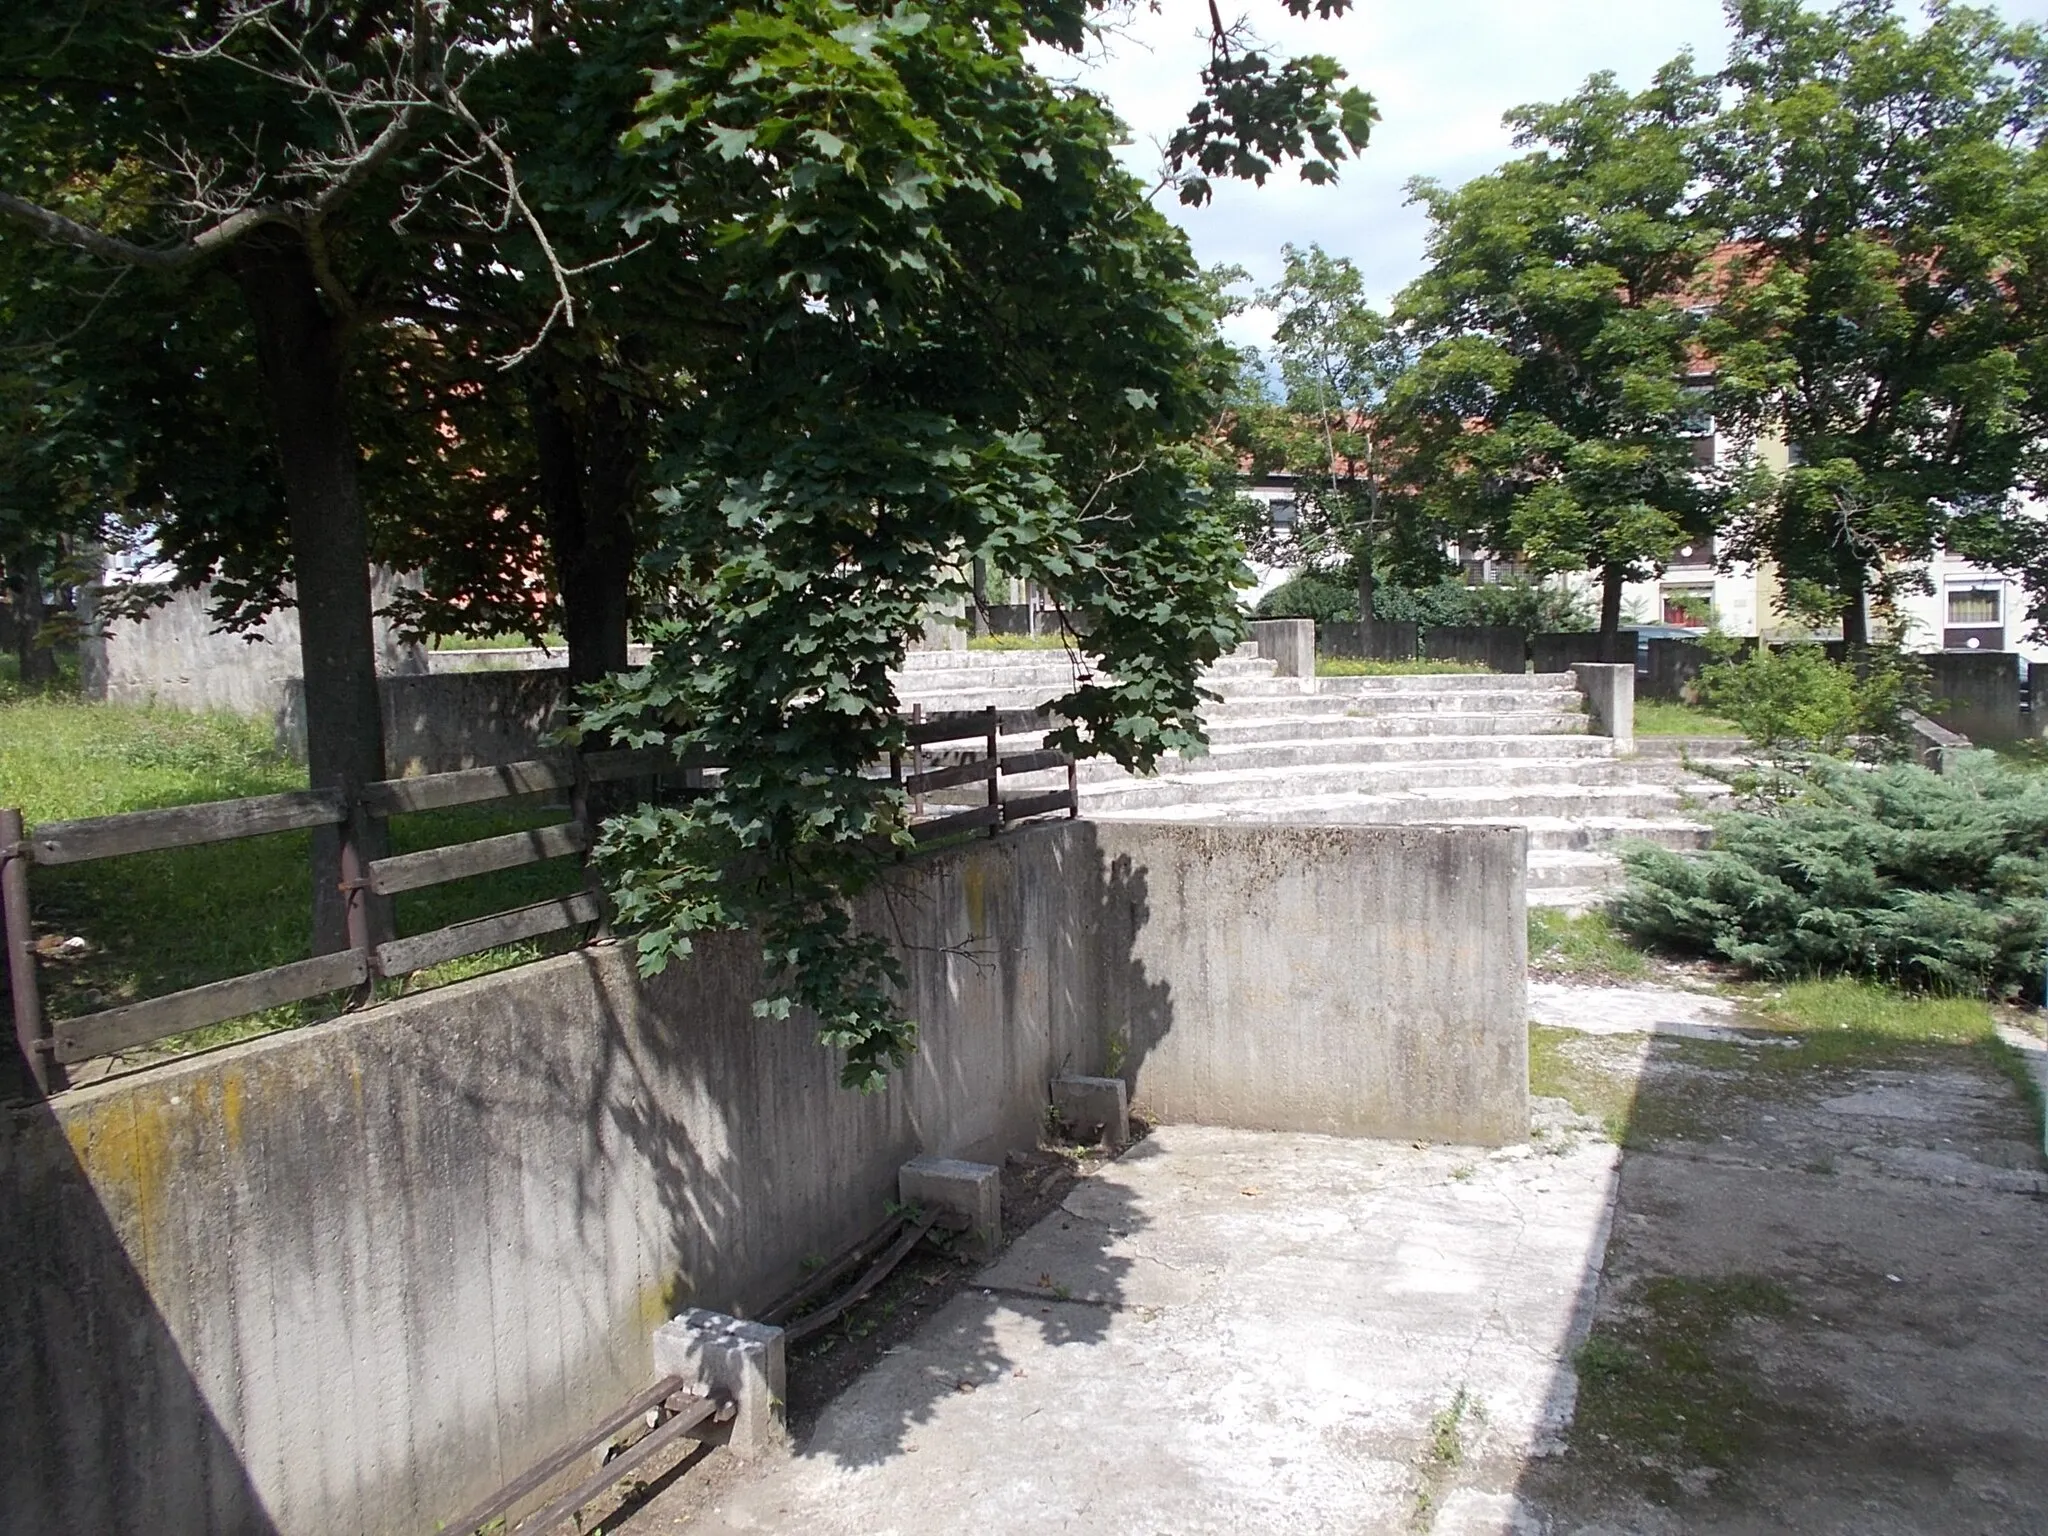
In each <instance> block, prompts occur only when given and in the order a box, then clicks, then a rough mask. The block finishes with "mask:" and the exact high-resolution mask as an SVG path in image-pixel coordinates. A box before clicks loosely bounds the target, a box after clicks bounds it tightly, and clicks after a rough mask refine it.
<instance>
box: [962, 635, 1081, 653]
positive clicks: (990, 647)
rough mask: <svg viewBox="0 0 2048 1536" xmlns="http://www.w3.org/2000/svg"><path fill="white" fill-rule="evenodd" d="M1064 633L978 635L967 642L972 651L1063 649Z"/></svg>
mask: <svg viewBox="0 0 2048 1536" xmlns="http://www.w3.org/2000/svg"><path fill="white" fill-rule="evenodd" d="M1066 648H1067V639H1066V636H1064V635H976V636H974V637H973V638H972V639H970V640H969V641H968V642H967V649H969V650H970V651H1063V650H1065V649H1066Z"/></svg>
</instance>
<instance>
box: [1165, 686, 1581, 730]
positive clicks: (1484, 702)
mask: <svg viewBox="0 0 2048 1536" xmlns="http://www.w3.org/2000/svg"><path fill="white" fill-rule="evenodd" d="M1283 681H1284V679H1283ZM1202 713H1203V714H1204V716H1205V717H1207V718H1211V719H1215V720H1242V719H1245V718H1247V717H1251V716H1256V715H1260V714H1273V715H1342V714H1348V715H1354V716H1356V717H1358V718H1359V719H1368V718H1371V717H1373V716H1377V715H1471V714H1583V713H1584V710H1583V708H1582V707H1581V705H1580V702H1579V696H1578V695H1577V694H1567V695H1557V694H1549V693H1518V692H1515V691H1513V690H1508V689H1488V690H1483V691H1482V690H1478V689H1467V690H1462V691H1456V692H1452V691H1443V692H1435V693H1429V692H1423V691H1420V690H1417V691H1414V692H1410V693H1402V694H1366V695H1346V694H1331V693H1305V694H1294V693H1284V692H1278V691H1275V692H1273V693H1270V694H1267V693H1260V694H1248V693H1232V694H1229V695H1227V696H1225V697H1223V698H1221V699H1219V700H1217V701H1216V702H1215V703H1211V704H1205V705H1204V706H1203V709H1202Z"/></svg>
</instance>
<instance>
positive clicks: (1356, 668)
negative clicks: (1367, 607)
mask: <svg viewBox="0 0 2048 1536" xmlns="http://www.w3.org/2000/svg"><path fill="white" fill-rule="evenodd" d="M1486 670H1487V668H1486V667H1484V666H1483V665H1481V664H1480V663H1479V662H1476V661H1431V660H1428V659H1418V660H1415V661H1361V660H1359V659H1358V658H1357V657H1354V656H1318V657H1317V658H1316V676H1317V677H1426V676H1430V675H1433V674H1436V673H1465V672H1484V671H1486Z"/></svg>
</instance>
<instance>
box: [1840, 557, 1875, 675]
mask: <svg viewBox="0 0 2048 1536" xmlns="http://www.w3.org/2000/svg"><path fill="white" fill-rule="evenodd" d="M1842 641H1843V644H1844V646H1845V647H1846V649H1847V653H1848V654H1849V655H1850V656H1854V655H1855V654H1856V653H1857V652H1858V651H1861V650H1863V649H1864V648H1866V647H1867V646H1868V645H1869V644H1870V609H1869V604H1868V602H1867V594H1866V593H1865V591H1864V585H1863V567H1862V566H1860V565H1859V566H1857V567H1856V569H1855V570H1854V571H1853V572H1851V573H1849V582H1848V583H1847V591H1846V592H1845V594H1844V596H1843V598H1842Z"/></svg>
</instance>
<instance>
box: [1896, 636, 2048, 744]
mask: <svg viewBox="0 0 2048 1536" xmlns="http://www.w3.org/2000/svg"><path fill="white" fill-rule="evenodd" d="M1920 660H1921V661H1922V662H1923V663H1924V664H1925V665H1926V667H1927V691H1928V693H1929V694H1931V695H1932V696H1933V701H1934V702H1933V703H1932V704H1931V705H1930V706H1929V708H1928V711H1927V713H1928V715H1929V716H1930V717H1932V718H1933V719H1934V720H1935V721H1937V722H1938V723H1940V724H1942V725H1945V726H1947V727H1948V728H1949V729H1950V730H1952V731H1960V732H1961V733H1962V734H1963V735H1965V736H1967V737H1969V738H1970V740H1971V741H1972V742H1974V743H1977V744H1978V745H1982V744H1984V743H1986V742H1993V741H2017V740H2019V739H2021V738H2022V737H2025V736H2027V735H2029V734H2031V733H2032V730H2037V729H2038V726H2037V725H2036V724H2035V721H2034V719H2033V717H2032V716H2030V715H2026V714H2022V713H2021V712H2020V691H2021V690H2020V658H2019V657H2018V656H2017V655H2016V654H2014V653H2013V652H2011V651H1975V652H1972V651H1937V652H1935V653H1933V654H1932V655H1928V656H1922V657H1921V658H1920Z"/></svg>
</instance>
